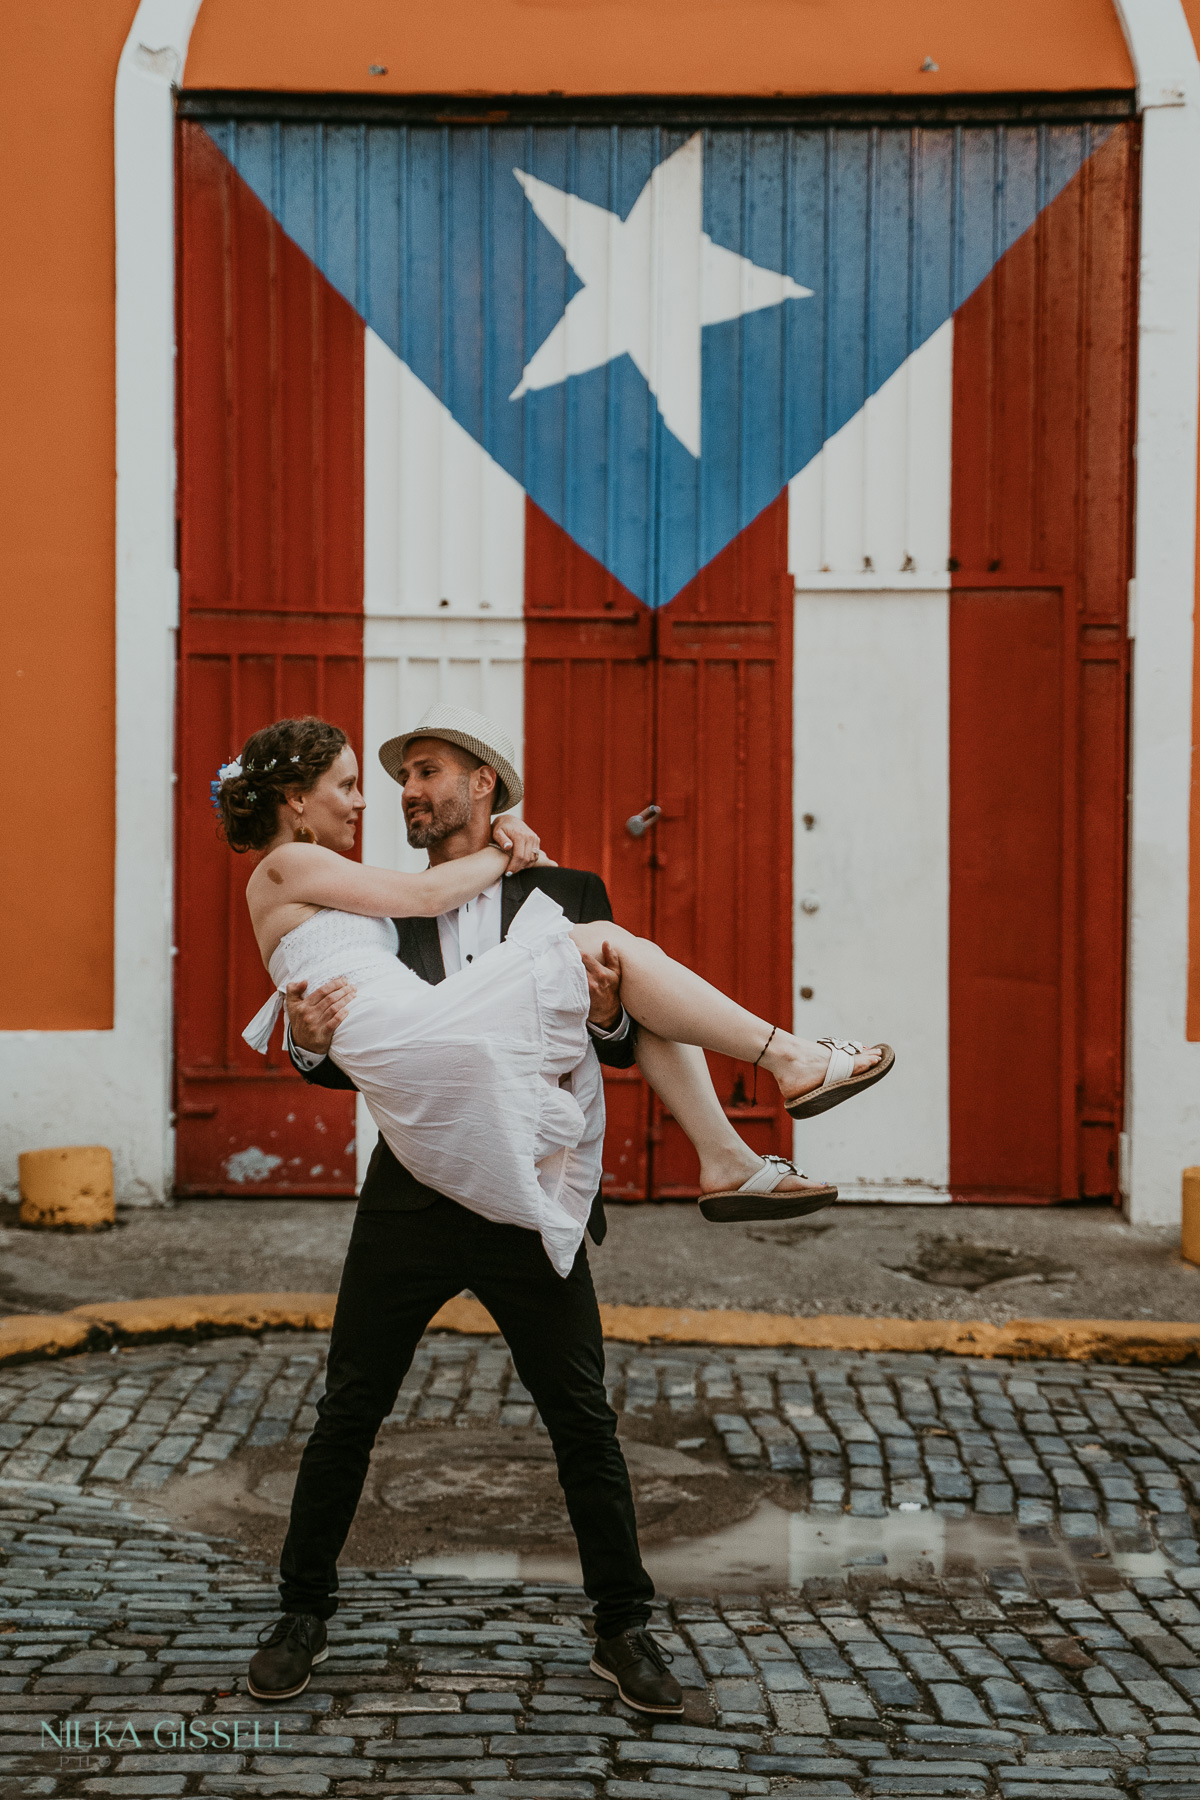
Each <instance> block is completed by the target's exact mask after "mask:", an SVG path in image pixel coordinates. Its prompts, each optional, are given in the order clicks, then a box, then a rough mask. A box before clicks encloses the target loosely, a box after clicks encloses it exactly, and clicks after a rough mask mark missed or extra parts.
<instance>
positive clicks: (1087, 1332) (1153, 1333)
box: [0, 1294, 1200, 1363]
mask: <svg viewBox="0 0 1200 1800" xmlns="http://www.w3.org/2000/svg"><path fill="white" fill-rule="evenodd" d="M336 1300H337V1296H336V1295H335V1294H185V1295H180V1296H176V1297H168V1298H164V1299H157V1300H109V1301H96V1302H91V1303H89V1304H88V1305H87V1306H77V1307H75V1308H74V1309H73V1310H72V1311H71V1312H68V1313H47V1314H28V1313H27V1314H18V1315H16V1316H14V1317H8V1318H0V1363H6V1362H27V1361H31V1360H34V1359H36V1358H41V1357H52V1356H69V1355H71V1354H72V1353H74V1352H78V1351H81V1350H89V1349H91V1350H102V1349H107V1348H109V1347H110V1346H111V1345H113V1344H136V1343H150V1342H153V1341H155V1340H156V1339H164V1338H192V1339H195V1338H207V1337H225V1336H231V1335H234V1334H238V1333H243V1332H245V1333H254V1332H260V1331H328V1330H329V1328H330V1326H331V1325H332V1324H333V1312H334V1306H335V1304H336ZM600 1319H601V1323H602V1325H603V1328H604V1335H605V1337H606V1338H611V1339H613V1340H616V1341H618V1342H622V1343H627V1344H712V1345H723V1346H727V1347H729V1348H731V1349H732V1348H735V1347H736V1348H744V1349H776V1348H778V1349H782V1348H787V1347H791V1348H798V1349H807V1350H858V1351H875V1352H877V1353H886V1352H888V1351H892V1352H899V1353H903V1352H905V1351H908V1352H933V1353H940V1354H942V1355H945V1356H978V1357H995V1356H1005V1357H1013V1358H1015V1359H1017V1360H1028V1359H1030V1358H1039V1359H1040V1358H1045V1359H1047V1360H1051V1361H1065V1362H1109V1363H1180V1362H1186V1361H1188V1360H1189V1359H1190V1358H1193V1357H1197V1358H1200V1324H1189V1323H1181V1322H1176V1321H1167V1322H1165V1323H1162V1324H1155V1323H1153V1322H1152V1321H1150V1320H1133V1319H1014V1320H1012V1321H1011V1322H1010V1323H1009V1324H1007V1325H987V1324H985V1323H983V1321H981V1320H951V1319H868V1318H859V1317H855V1316H839V1315H836V1314H829V1313H819V1314H817V1315H816V1316H814V1317H812V1318H793V1317H790V1316H789V1315H788V1314H786V1313H752V1312H727V1311H724V1310H723V1309H701V1308H696V1309H694V1310H691V1309H687V1308H680V1307H670V1306H602V1307H601V1308H600ZM431 1329H432V1330H435V1331H458V1332H463V1333H469V1334H477V1333H486V1334H491V1333H495V1332H496V1330H497V1326H496V1324H495V1322H494V1321H493V1319H492V1317H491V1314H490V1313H489V1312H488V1311H487V1309H486V1308H485V1307H483V1306H481V1305H480V1303H479V1301H478V1300H473V1299H469V1298H467V1297H466V1296H465V1295H460V1296H459V1297H458V1299H456V1300H450V1301H448V1302H447V1304H446V1305H445V1306H443V1307H442V1309H441V1311H440V1312H439V1313H437V1314H436V1316H435V1317H434V1319H433V1321H432V1325H431Z"/></svg>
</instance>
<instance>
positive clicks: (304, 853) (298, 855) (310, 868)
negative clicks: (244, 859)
mask: <svg viewBox="0 0 1200 1800" xmlns="http://www.w3.org/2000/svg"><path fill="white" fill-rule="evenodd" d="M344 860H345V858H344V857H341V856H339V855H338V854H337V852H336V851H334V850H325V849H323V848H322V846H321V845H320V844H280V845H278V846H277V848H276V849H274V850H268V851H267V854H266V855H265V856H264V857H263V858H262V860H261V862H259V863H258V865H257V867H256V868H255V869H254V871H253V873H252V874H251V876H250V881H249V882H247V884H246V885H247V887H249V886H250V885H251V883H253V884H254V885H255V886H258V887H261V886H263V885H264V884H265V883H268V882H269V883H270V885H271V886H272V887H276V888H278V887H291V886H292V885H293V884H294V883H295V882H297V881H303V880H304V879H305V878H306V877H311V876H312V875H313V873H314V872H315V871H317V870H319V869H325V868H328V867H330V865H331V864H339V865H340V864H341V863H342V862H343V861H344Z"/></svg>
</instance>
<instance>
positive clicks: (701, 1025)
mask: <svg viewBox="0 0 1200 1800" xmlns="http://www.w3.org/2000/svg"><path fill="white" fill-rule="evenodd" d="M571 936H572V938H573V939H574V940H575V943H576V944H577V945H578V947H579V949H580V950H583V951H586V952H587V954H588V955H589V956H595V957H597V958H601V957H602V956H603V953H604V949H605V946H606V945H611V947H612V949H613V950H614V951H615V952H616V954H617V956H618V957H619V958H620V960H621V999H622V1003H623V1004H624V1007H625V1010H626V1011H627V1012H628V1013H629V1014H630V1015H631V1016H632V1017H633V1018H635V1019H636V1020H637V1021H638V1023H639V1024H640V1025H644V1026H645V1027H646V1029H647V1030H648V1031H651V1032H653V1033H654V1034H655V1036H656V1037H660V1038H667V1039H670V1040H673V1041H674V1042H675V1043H677V1044H698V1045H700V1046H701V1047H702V1048H703V1049H705V1050H716V1051H718V1052H720V1054H721V1055H723V1056H732V1057H734V1058H736V1060H737V1061H738V1062H747V1063H754V1062H758V1063H759V1065H760V1067H761V1068H763V1069H765V1070H766V1071H767V1073H768V1074H769V1075H773V1076H774V1077H775V1080H776V1081H777V1082H778V1083H779V1088H780V1092H781V1093H782V1094H783V1097H784V1099H785V1100H794V1099H795V1098H796V1097H797V1096H798V1095H799V1094H806V1093H808V1092H809V1090H810V1089H812V1088H816V1087H820V1085H821V1083H822V1081H823V1080H824V1079H825V1070H826V1068H827V1067H828V1064H829V1057H830V1052H829V1050H828V1049H826V1047H825V1046H824V1045H823V1044H817V1043H814V1042H812V1040H811V1039H809V1038H798V1037H793V1036H792V1034H791V1032H790V1031H783V1030H780V1029H776V1030H775V1033H774V1036H772V1026H771V1023H770V1021H769V1020H767V1019H760V1018H758V1017H756V1015H755V1014H754V1013H751V1012H747V1011H746V1009H745V1007H744V1006H739V1005H738V1004H737V1001H736V1000H731V999H730V998H729V996H728V995H727V994H723V993H722V992H721V990H720V989H719V988H715V987H713V986H712V984H711V983H710V982H707V981H705V980H704V979H703V977H702V976H700V975H697V974H695V972H694V971H693V970H691V969H689V968H687V967H686V966H685V964H683V963H680V962H675V961H674V960H673V958H671V957H669V956H668V955H667V954H666V952H665V951H663V950H660V949H659V947H658V945H657V944H652V943H651V942H650V940H649V939H648V938H639V937H635V936H634V935H633V933H632V932H631V931H626V930H625V929H624V928H623V927H622V926H620V925H606V924H604V923H603V922H600V921H597V922H595V923H593V924H587V925H575V926H573V927H572V930H571ZM768 1040H769V1043H768ZM878 1061H879V1053H878V1051H874V1050H867V1051H864V1053H863V1054H862V1055H861V1056H859V1057H856V1058H855V1062H854V1072H855V1073H856V1074H858V1073H859V1072H860V1071H861V1070H863V1069H869V1068H870V1067H871V1066H872V1065H873V1064H874V1063H877V1062H878ZM690 1135H691V1134H690V1133H689V1136H690ZM693 1141H694V1140H693Z"/></svg>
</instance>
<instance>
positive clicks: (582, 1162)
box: [242, 891, 604, 1276]
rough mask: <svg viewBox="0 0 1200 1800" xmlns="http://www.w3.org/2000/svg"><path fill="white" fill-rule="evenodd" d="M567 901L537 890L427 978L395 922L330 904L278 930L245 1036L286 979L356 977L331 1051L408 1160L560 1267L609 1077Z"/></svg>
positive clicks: (579, 1206) (596, 1181) (583, 1204)
mask: <svg viewBox="0 0 1200 1800" xmlns="http://www.w3.org/2000/svg"><path fill="white" fill-rule="evenodd" d="M570 929H571V927H570V923H569V921H568V920H567V918H566V916H565V914H564V913H563V910H562V908H561V907H560V906H558V905H557V904H556V903H555V902H554V901H553V900H551V899H550V898H549V896H548V895H546V894H543V893H541V892H540V891H535V892H534V893H533V894H531V895H530V897H529V899H528V900H527V901H526V902H525V904H524V905H523V906H522V907H521V909H520V911H519V912H518V913H517V915H516V917H515V919H514V920H513V922H512V926H511V928H510V929H509V933H508V936H507V938H506V939H505V941H504V942H503V943H502V944H500V945H499V946H498V947H497V948H496V949H494V950H489V951H488V952H487V953H486V954H485V955H483V956H481V957H479V958H478V959H477V961H475V962H474V963H472V964H471V965H470V966H469V967H468V968H465V969H463V970H461V972H460V973H459V974H457V975H451V976H448V977H447V979H446V980H445V981H443V982H440V983H439V984H438V986H436V987H432V986H430V984H429V983H428V982H426V981H422V980H421V978H420V976H419V975H417V974H415V973H414V972H413V970H412V969H410V968H408V966H407V965H406V964H405V963H402V962H401V961H400V959H399V957H398V956H397V954H396V947H397V938H396V928H395V926H394V925H393V924H392V921H391V920H390V919H372V918H364V917H361V916H360V915H358V914H356V913H345V912H337V911H334V910H332V909H326V910H324V911H321V912H318V913H314V914H313V915H312V917H311V918H308V919H305V921H304V922H303V924H301V925H297V926H296V928H295V930H293V931H289V932H288V933H287V935H286V936H285V937H283V938H281V939H280V941H279V944H278V947H277V948H276V950H275V954H274V955H273V956H272V958H271V963H270V973H271V979H272V981H273V982H274V983H275V988H276V991H275V993H274V994H273V995H272V997H271V999H270V1000H268V1002H267V1004H266V1005H265V1006H264V1007H263V1008H262V1010H261V1011H260V1012H259V1013H258V1014H256V1016H255V1017H254V1018H253V1019H252V1020H251V1021H250V1024H249V1025H248V1026H247V1027H246V1029H245V1031H244V1032H243V1034H242V1035H243V1036H244V1038H245V1039H246V1042H247V1043H248V1044H251V1045H252V1046H253V1047H254V1049H256V1050H261V1051H263V1052H264V1053H265V1051H266V1049H267V1045H268V1043H269V1041H270V1037H271V1032H272V1030H273V1029H274V1026H275V1023H276V1021H277V1020H278V1018H279V1015H280V1012H281V1010H282V1007H283V995H284V989H285V988H286V987H287V984H288V983H289V982H291V981H307V982H308V984H309V987H310V989H311V988H314V987H317V986H319V984H320V983H321V982H323V981H329V980H331V979H332V978H333V977H334V976H335V975H344V976H346V978H347V979H348V980H349V981H352V982H353V983H354V985H355V987H356V988H357V990H358V992H357V993H356V995H355V997H354V999H353V1000H352V1001H351V1003H350V1008H349V1010H348V1012H347V1014H346V1017H345V1018H344V1019H343V1020H342V1022H341V1024H340V1025H339V1026H338V1028H337V1031H336V1032H335V1033H334V1037H333V1044H332V1046H331V1049H330V1055H331V1056H332V1057H333V1058H334V1061H335V1062H337V1063H338V1064H339V1066H340V1067H341V1068H343V1069H344V1070H345V1072H346V1074H347V1075H349V1076H350V1078H351V1080H352V1081H353V1082H354V1084H355V1086H356V1087H357V1088H358V1090H359V1092H360V1093H361V1094H362V1096H363V1098H364V1100H365V1101H366V1103H367V1106H368V1107H369V1109H370V1112H371V1117H372V1118H373V1119H374V1121H375V1123H376V1125H377V1126H378V1127H379V1130H380V1132H381V1134H382V1136H383V1137H384V1139H385V1140H386V1142H387V1143H388V1145H389V1146H390V1148H391V1149H392V1150H393V1152H394V1153H395V1155H396V1157H397V1159H398V1160H399V1161H400V1162H402V1163H403V1164H404V1166H405V1168H406V1169H409V1170H411V1172H412V1173H413V1174H414V1175H415V1176H416V1177H417V1179H418V1181H423V1182H424V1183H425V1184H426V1185H427V1186H428V1187H431V1188H434V1189H436V1190H437V1192H438V1193H439V1194H446V1195H448V1197H449V1198H450V1199H451V1200H457V1201H459V1202H460V1203H461V1204H462V1205H463V1206H467V1207H470V1209H471V1211H472V1212H477V1213H480V1214H481V1215H482V1216H483V1217H484V1218H485V1219H493V1220H495V1221H496V1222H497V1223H498V1224H502V1225H520V1226H524V1227H525V1228H526V1229H528V1230H530V1231H536V1232H539V1233H540V1235H541V1239H542V1243H543V1244H544V1246H545V1249H546V1254H547V1256H548V1257H549V1258H550V1261H551V1263H552V1264H553V1266H554V1268H555V1269H556V1270H557V1272H558V1273H559V1274H560V1275H564V1276H565V1275H567V1274H568V1273H569V1272H570V1269H571V1265H572V1263H573V1262H574V1260H575V1254H576V1252H577V1251H578V1249H579V1246H580V1243H581V1242H582V1240H583V1233H584V1227H585V1226H586V1224H587V1218H588V1213H589V1212H590V1210H591V1205H592V1201H593V1199H594V1197H595V1195H596V1192H597V1190H598V1188H599V1186H600V1172H601V1155H602V1151H603V1145H604V1089H603V1083H602V1080H601V1076H600V1065H599V1063H598V1062H597V1060H596V1058H595V1056H593V1055H591V1054H590V1053H589V1049H590V1047H589V1041H588V1034H587V1026H586V1019H587V1013H588V984H587V976H586V974H585V972H584V967H583V963H582V961H581V959H580V955H579V952H578V950H577V949H576V948H575V945H574V943H573V942H572V940H571V938H570V936H569V932H570Z"/></svg>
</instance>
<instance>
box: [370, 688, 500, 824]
mask: <svg viewBox="0 0 1200 1800" xmlns="http://www.w3.org/2000/svg"><path fill="white" fill-rule="evenodd" d="M423 737H432V738H442V739H443V740H444V741H445V742H446V743H447V744H457V745H458V747H459V749H460V750H469V751H470V752H471V755H472V756H477V757H478V758H479V760H480V762H482V763H486V764H487V766H488V768H489V769H495V771H496V786H495V788H494V790H493V792H492V811H493V812H494V813H502V812H507V811H508V810H509V808H510V807H513V806H516V804H517V802H518V801H519V800H520V798H521V796H522V794H523V793H524V792H525V785H524V783H523V782H522V780H521V777H520V776H519V775H518V774H517V771H516V769H515V768H514V766H513V760H514V758H515V756H516V754H517V752H516V748H515V746H514V744H513V741H512V739H511V738H510V737H509V736H508V734H507V732H504V731H501V729H500V727H499V726H498V725H494V724H493V723H492V721H491V720H490V719H485V718H484V716H483V714H482V713H477V712H472V711H471V710H470V708H469V707H466V706H447V705H445V704H443V703H439V704H438V705H437V706H431V707H430V708H429V711H428V712H427V713H426V714H425V716H424V717H423V718H421V719H418V720H417V723H416V724H415V725H414V726H413V727H412V728H411V730H409V731H402V732H401V733H400V735H399V737H394V738H389V739H388V741H387V743H386V744H381V745H380V746H379V760H380V762H381V763H382V764H383V766H384V768H385V769H386V770H387V772H388V774H389V775H390V776H391V778H392V780H393V781H399V779H400V766H401V764H402V763H403V761H404V753H405V751H406V750H407V749H408V746H409V745H410V744H411V743H412V741H413V739H414V738H423Z"/></svg>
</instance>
